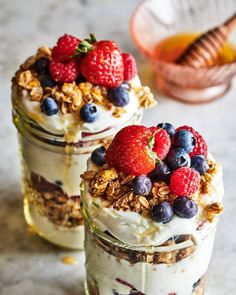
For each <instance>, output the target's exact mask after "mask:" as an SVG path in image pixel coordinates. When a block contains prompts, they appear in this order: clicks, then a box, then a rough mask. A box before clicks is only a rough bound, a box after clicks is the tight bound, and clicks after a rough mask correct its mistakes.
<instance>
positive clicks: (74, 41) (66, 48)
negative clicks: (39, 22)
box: [52, 34, 80, 63]
mask: <svg viewBox="0 0 236 295" xmlns="http://www.w3.org/2000/svg"><path fill="white" fill-rule="evenodd" d="M79 43H80V40H79V39H78V38H76V37H74V36H71V35H68V34H65V35H64V36H62V37H60V38H59V39H58V40H57V45H56V46H54V47H53V49H52V59H53V60H57V61H59V62H62V63H67V62H69V61H71V58H72V56H73V55H74V53H75V51H76V48H77V47H78V45H79Z"/></svg>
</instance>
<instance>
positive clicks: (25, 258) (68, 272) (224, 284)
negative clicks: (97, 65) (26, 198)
mask: <svg viewBox="0 0 236 295" xmlns="http://www.w3.org/2000/svg"><path fill="white" fill-rule="evenodd" d="M138 2H139V1H137V0H129V1H125V0H120V1H116V0H97V1H93V0H80V1H79V0H70V1H65V0H41V1H36V0H17V1H4V0H0V8H1V9H0V96H1V97H0V110H1V117H0V138H1V140H0V201H1V205H0V294H1V295H23V294H24V295H29V294H34V295H54V294H55V295H82V294H83V279H84V268H83V264H84V255H83V253H81V252H72V253H71V252H68V251H64V250H61V249H58V248H56V247H53V246H51V245H50V244H48V243H47V242H44V241H43V240H41V239H40V238H39V237H37V236H35V235H33V234H31V233H30V232H29V231H28V229H27V226H26V224H25V221H24V218H23V213H22V200H21V194H20V187H19V182H20V173H19V162H18V155H17V138H16V130H15V128H14V126H13V124H12V123H11V102H10V79H11V76H12V75H13V73H14V71H15V70H16V68H17V66H18V65H19V64H20V63H21V62H22V61H23V60H24V59H25V58H26V57H27V56H28V55H30V54H32V53H33V52H35V50H36V48H37V47H38V46H39V45H45V44H48V45H52V44H53V43H54V42H55V39H56V38H57V37H58V36H60V35H62V34H63V33H65V32H67V33H71V34H75V35H79V36H86V35H87V34H88V33H89V32H95V33H96V34H97V35H98V37H101V38H104V39H105V38H114V39H116V40H117V41H118V42H119V44H120V45H121V48H122V49H125V50H127V51H131V52H133V53H134V54H135V55H136V56H137V57H139V59H140V64H139V65H140V68H141V63H142V62H143V61H142V59H141V58H140V55H139V53H138V52H137V50H136V49H135V47H134V45H133V43H132V40H131V38H130V36H129V31H128V21H129V17H130V14H131V12H132V10H133V9H134V7H135V6H136V5H137V4H138ZM142 68H143V67H142ZM141 74H142V76H143V77H144V76H145V77H144V79H147V76H146V75H145V74H144V71H142V73H141ZM234 82H236V81H234ZM235 92H236V83H234V85H233V86H232V88H231V91H230V92H229V93H228V94H227V95H225V97H224V98H222V99H220V100H218V101H216V102H214V103H211V104H206V105H197V106H190V105H185V104H181V103H178V102H175V101H172V100H170V99H166V98H163V97H161V96H160V95H159V97H158V99H159V105H158V107H157V108H155V109H153V110H150V111H148V112H146V113H145V116H144V123H147V124H149V125H150V124H152V123H153V124H156V122H161V121H167V122H172V123H173V124H175V125H177V126H178V125H181V124H185V123H186V124H190V125H192V126H194V127H196V129H198V130H199V131H201V133H202V134H203V135H204V136H205V138H206V140H207V142H208V145H209V146H210V148H211V152H212V153H213V154H214V156H215V157H216V159H217V160H218V161H219V162H221V163H222V164H223V166H224V182H225V207H226V210H225V214H224V216H223V218H222V220H221V222H220V224H219V229H218V233H217V238H216V246H215V250H214V257H213V259H212V263H211V268H210V278H209V294H210V295H213V294H214V295H235V294H236V265H234V264H233V263H235V261H236V238H235V235H234V230H235V226H236V214H235V212H236V198H235V188H234V182H235V179H234V178H235V177H236V152H235V145H236V135H235V134H236V115H235V114H236V97H235ZM68 253H69V255H74V256H75V257H76V258H77V260H78V264H77V265H65V264H63V263H62V262H61V257H63V256H64V255H67V254H68Z"/></svg>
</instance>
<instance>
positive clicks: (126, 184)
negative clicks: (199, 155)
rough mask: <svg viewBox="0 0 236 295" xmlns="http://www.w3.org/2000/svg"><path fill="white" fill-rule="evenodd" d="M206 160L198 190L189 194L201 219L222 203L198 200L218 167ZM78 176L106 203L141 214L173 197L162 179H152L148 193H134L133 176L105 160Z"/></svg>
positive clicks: (219, 208)
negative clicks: (99, 165)
mask: <svg viewBox="0 0 236 295" xmlns="http://www.w3.org/2000/svg"><path fill="white" fill-rule="evenodd" d="M208 164H209V170H208V171H207V172H206V173H205V174H204V175H203V176H202V177H201V182H200V185H199V190H198V191H197V192H196V193H195V194H193V195H192V196H191V198H192V199H194V200H195V202H196V203H197V204H198V205H199V206H201V207H202V209H203V210H204V217H205V219H207V220H208V221H210V222H212V221H213V220H214V218H215V217H216V216H217V215H219V214H221V213H222V211H223V206H222V204H221V203H211V204H209V205H207V206H206V205H203V204H202V199H203V198H204V195H205V194H207V193H210V192H211V189H212V188H211V180H212V179H213V177H214V176H215V174H216V173H217V172H218V169H219V165H218V164H217V163H216V162H213V161H211V160H209V161H208ZM81 178H82V179H83V180H84V181H85V182H88V183H89V192H90V193H91V195H92V196H93V197H99V198H101V199H103V200H104V202H105V204H106V206H107V207H110V208H114V209H116V210H123V211H133V212H137V213H139V214H141V215H142V216H145V217H148V216H151V209H152V208H153V206H154V205H156V204H159V203H161V202H163V201H167V202H169V203H173V201H174V199H175V198H176V197H177V196H176V195H173V194H172V193H171V191H170V187H169V185H167V184H166V183H165V182H164V181H156V182H153V185H152V190H151V192H150V194H149V195H148V196H143V195H136V194H135V193H134V191H133V190H132V180H133V179H134V176H130V175H128V176H127V175H125V174H124V173H122V172H120V173H118V172H117V171H116V170H115V169H114V168H110V167H108V165H107V164H105V165H103V166H102V167H101V169H100V170H99V171H97V172H95V171H87V172H85V173H84V174H83V175H82V176H81Z"/></svg>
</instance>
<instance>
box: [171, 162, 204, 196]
mask: <svg viewBox="0 0 236 295" xmlns="http://www.w3.org/2000/svg"><path fill="white" fill-rule="evenodd" d="M200 180H201V177H200V174H199V173H198V172H197V171H196V170H194V169H192V168H189V167H181V168H178V169H177V170H175V171H174V172H173V174H172V175H171V178H170V191H171V193H172V194H174V195H177V196H185V197H188V196H190V195H192V194H193V193H195V192H196V191H197V190H198V187H199V184H200Z"/></svg>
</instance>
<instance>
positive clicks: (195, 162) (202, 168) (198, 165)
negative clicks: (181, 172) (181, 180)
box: [191, 155, 209, 175]
mask: <svg viewBox="0 0 236 295" xmlns="http://www.w3.org/2000/svg"><path fill="white" fill-rule="evenodd" d="M191 168H193V169H195V170H197V171H198V172H199V173H200V174H201V175H203V174H205V172H206V171H207V170H208V169H209V166H208V164H207V161H206V159H205V158H204V156H202V155H196V156H194V157H192V159H191Z"/></svg>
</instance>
